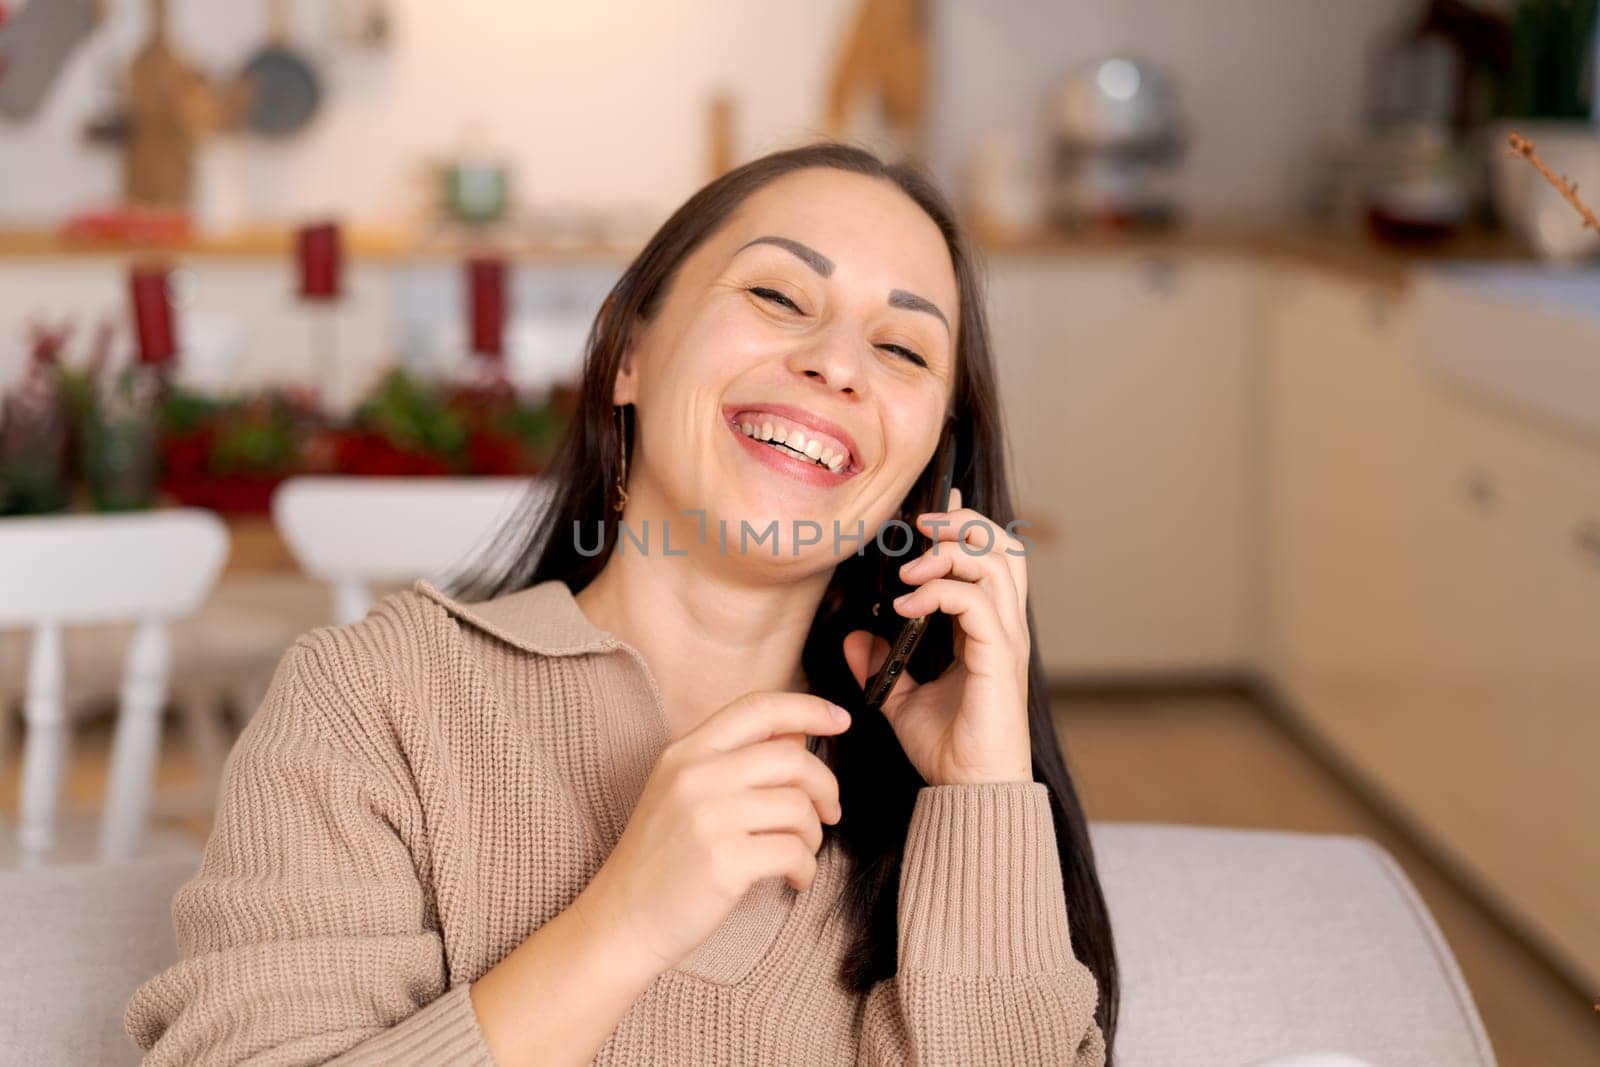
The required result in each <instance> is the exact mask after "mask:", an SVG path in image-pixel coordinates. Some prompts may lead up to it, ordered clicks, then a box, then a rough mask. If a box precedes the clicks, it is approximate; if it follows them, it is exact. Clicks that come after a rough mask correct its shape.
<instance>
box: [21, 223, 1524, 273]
mask: <svg viewBox="0 0 1600 1067" xmlns="http://www.w3.org/2000/svg"><path fill="white" fill-rule="evenodd" d="M973 236H974V239H975V241H976V243H977V247H978V248H979V250H980V251H981V253H982V254H983V256H984V257H985V258H987V259H999V258H1012V257H1017V256H1050V257H1065V256H1103V255H1143V256H1180V255H1195V254H1208V255H1216V254H1222V255H1237V256H1247V257H1265V258H1272V259H1279V260H1284V261H1286V262H1289V263H1291V264H1298V265H1302V266H1312V267H1320V268H1323V269H1326V270H1331V271H1334V272H1336V273H1339V274H1343V275H1347V276H1351V277H1355V278H1359V279H1364V280H1369V281H1373V282H1377V283H1379V284H1383V285H1390V286H1403V285H1404V284H1405V283H1406V280H1407V279H1408V277H1409V276H1410V273H1411V269H1412V268H1413V267H1414V266H1415V265H1417V264H1419V263H1430V262H1438V261H1441V260H1452V259H1478V260H1482V259H1492V260H1507V261H1530V262H1531V261H1532V260H1533V258H1534V257H1533V256H1532V254H1531V253H1530V252H1529V251H1528V250H1527V249H1526V248H1525V247H1524V246H1523V245H1521V244H1520V243H1519V242H1518V241H1517V240H1516V239H1515V238H1513V237H1511V236H1509V235H1506V234H1486V233H1472V234H1467V235H1464V236H1461V237H1457V238H1452V239H1450V240H1447V241H1443V242H1440V243H1438V244H1431V245H1422V246H1417V247H1399V246H1393V245H1384V244H1380V243H1378V242H1377V241H1374V240H1372V239H1371V238H1369V237H1367V236H1365V235H1364V234H1361V233H1349V232H1343V231H1337V232H1336V231H1331V230H1317V229H1314V228H1306V227H1299V228H1296V227H1259V228H1252V227H1249V226H1242V225H1193V226H1184V227H1180V228H1178V229H1174V230H1170V231H1157V232H1150V233H1082V234H1073V233H1059V232H1044V233H1038V234H1029V235H1023V236H1015V235H1003V234H997V233H988V232H982V231H975V232H974V234H973ZM293 243H294V242H293V235H292V234H291V233H290V231H288V230H286V229H260V230H253V231H249V232H244V233H239V234H235V235H232V236H229V237H225V238H203V239H198V240H194V241H190V242H185V243H182V244H170V245H157V246H149V247H134V246H129V245H125V244H115V243H105V242H85V241H72V240H64V239H62V238H60V237H59V236H56V235H55V234H53V233H49V232H44V231H21V230H0V262H3V261H4V260H6V259H22V258H43V257H50V256H125V257H129V258H142V257H158V256H165V257H170V258H178V257H187V256H197V257H213V256H214V257H220V258H234V259H251V258H271V257H278V256H287V255H289V254H290V251H291V249H292V247H293ZM481 247H483V245H481V244H475V243H474V242H473V241H472V239H470V238H468V237H465V236H460V235H451V236H441V237H437V238H428V239H412V238H408V237H406V236H404V235H402V234H400V233H398V232H394V231H383V230H376V229H361V228H354V227H352V228H350V229H349V230H347V231H346V233H345V254H346V256H347V257H348V258H349V259H350V260H352V261H355V262H362V261H368V262H379V263H385V262H388V263H401V262H428V261H451V260H457V259H459V258H461V257H462V256H464V255H466V254H468V253H469V252H471V251H473V250H474V249H475V248H481ZM493 247H495V248H497V249H499V250H500V251H502V252H503V253H504V254H506V255H507V256H509V257H510V258H511V259H513V260H515V261H518V262H529V263H551V264H563V263H567V264H614V265H616V266H618V267H621V266H624V265H626V263H627V262H628V260H629V258H630V257H631V256H632V255H633V254H634V252H635V251H637V249H636V248H633V247H623V246H615V245H600V244H570V245H568V244H560V245H557V244H536V243H530V242H517V241H506V240H497V241H495V242H494V244H493Z"/></svg>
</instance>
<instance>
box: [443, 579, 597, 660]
mask: <svg viewBox="0 0 1600 1067" xmlns="http://www.w3.org/2000/svg"><path fill="white" fill-rule="evenodd" d="M412 589H413V590H415V591H416V592H418V593H420V594H421V595H423V596H425V597H427V598H428V599H429V600H432V601H434V602H435V603H437V604H439V605H440V606H441V607H443V608H444V609H445V610H446V611H448V612H449V613H450V614H451V615H454V616H455V617H456V618H458V619H460V620H461V621H462V622H467V623H471V624H472V625H473V626H476V627H477V628H478V629H480V630H482V631H484V632H485V633H488V634H492V635H494V636H495V637H498V638H499V639H500V640H502V641H504V642H506V643H507V644H509V645H511V646H512V647H514V648H520V649H522V650H523V651H525V652H537V653H540V654H542V655H546V656H574V655H579V654H582V653H585V652H604V651H607V650H610V649H614V648H619V647H621V645H622V642H621V641H620V640H618V639H617V638H616V637H613V636H612V635H611V634H609V633H607V632H606V631H604V630H602V629H600V628H599V627H598V626H596V625H595V624H594V623H592V622H590V621H589V618H588V616H586V615H584V613H583V611H582V609H580V608H579V607H578V601H577V599H576V598H575V597H573V595H572V590H571V589H568V588H567V583H566V582H563V581H561V580H560V579H551V580H549V581H545V582H540V583H538V584H537V585H532V586H529V587H528V588H526V589H521V590H518V591H517V592H515V593H507V594H505V595H504V596H498V597H495V598H494V599H493V600H484V601H479V602H478V603H475V604H464V603H462V602H461V601H459V600H456V599H455V598H454V597H451V596H450V595H448V594H447V593H444V592H443V591H441V590H440V589H439V588H438V587H437V586H435V585H434V584H433V583H432V582H430V581H428V580H427V579H426V578H424V579H421V580H419V581H418V582H416V583H415V584H414V585H413V586H412Z"/></svg>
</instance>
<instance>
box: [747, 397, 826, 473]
mask: <svg viewBox="0 0 1600 1067" xmlns="http://www.w3.org/2000/svg"><path fill="white" fill-rule="evenodd" d="M729 421H730V422H732V424H733V425H734V427H735V428H737V429H738V430H739V432H740V433H742V434H744V435H745V436H746V437H748V438H750V439H751V440H753V441H756V442H758V443H760V444H763V445H766V446H768V447H769V448H772V449H775V450H777V451H778V452H779V453H781V454H784V455H788V456H792V457H794V458H795V459H798V460H800V461H802V462H804V463H811V464H814V465H816V466H818V467H821V468H822V469H824V470H827V471H830V472H832V473H834V474H845V473H851V474H853V473H855V470H854V458H853V457H852V456H851V454H850V446H849V445H847V444H845V443H844V442H843V441H841V440H839V438H837V437H835V436H833V435H831V434H827V433H823V432H821V431H820V430H817V429H814V428H812V427H809V426H803V425H801V424H800V423H798V422H796V421H793V420H791V419H786V418H784V417H783V416H781V415H777V414H775V413H773V412H769V411H759V410H754V409H751V410H747V411H740V412H736V413H735V414H734V415H733V417H732V418H731V419H730V420H729Z"/></svg>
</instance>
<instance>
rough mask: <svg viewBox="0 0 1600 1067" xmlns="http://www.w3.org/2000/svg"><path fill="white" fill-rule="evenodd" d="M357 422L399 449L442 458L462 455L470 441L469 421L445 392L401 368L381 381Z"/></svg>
mask: <svg viewBox="0 0 1600 1067" xmlns="http://www.w3.org/2000/svg"><path fill="white" fill-rule="evenodd" d="M355 421H356V425H357V426H358V427H360V428H361V429H365V430H370V431H373V432H375V433H378V434H380V435H382V436H383V437H384V438H386V439H387V440H388V441H389V443H390V444H392V445H394V446H395V447H396V448H400V449H403V450H405V451H410V452H422V453H426V454H428V455H433V456H439V457H441V458H446V457H448V458H451V459H454V458H457V457H459V456H460V454H461V451H462V449H463V448H464V447H465V445H466V442H467V425H466V422H465V420H463V419H462V417H461V415H460V414H459V413H458V412H456V411H454V410H452V409H451V407H450V405H449V403H448V401H447V399H446V398H445V396H444V395H443V393H442V392H441V391H440V390H438V389H435V388H434V387H432V386H431V385H429V384H428V383H426V382H423V381H421V380H419V379H417V378H415V377H413V376H412V375H410V374H408V373H406V371H404V370H403V369H399V368H396V369H395V370H392V371H390V372H389V373H388V374H387V375H385V376H384V378H383V379H382V381H380V382H379V383H378V386H377V388H376V389H375V390H374V391H373V393H372V395H371V396H369V397H368V398H367V399H366V400H365V401H364V402H363V403H362V404H361V406H360V408H359V409H357V412H356V417H355Z"/></svg>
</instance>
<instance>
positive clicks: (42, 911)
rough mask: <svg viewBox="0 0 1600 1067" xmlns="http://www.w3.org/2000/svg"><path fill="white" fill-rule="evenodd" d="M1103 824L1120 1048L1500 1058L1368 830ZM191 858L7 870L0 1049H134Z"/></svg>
mask: <svg viewBox="0 0 1600 1067" xmlns="http://www.w3.org/2000/svg"><path fill="white" fill-rule="evenodd" d="M1094 836H1095V847H1096V850H1097V852H1098V855H1099V861H1100V865H1101V870H1102V877H1103V879H1104V883H1105V888H1106V893H1107V896H1108V898H1109V901H1110V907H1111V911H1112V922H1113V924H1114V925H1115V928H1116V936H1117V943H1118V950H1119V954H1120V957H1121V964H1122V973H1123V982H1124V994H1123V1001H1122V1027H1121V1036H1120V1038H1119V1041H1118V1049H1119V1062H1121V1063H1122V1064H1125V1065H1128V1067H1139V1065H1147V1064H1148V1065H1154V1067H1172V1065H1180V1064H1181V1065H1183V1067H1205V1065H1208V1064H1216V1065H1224V1064H1225V1065H1228V1067H1239V1065H1241V1064H1250V1063H1255V1062H1259V1061H1261V1060H1265V1059H1267V1058H1269V1057H1273V1056H1286V1055H1292V1054H1297V1053H1310V1052H1335V1053H1343V1054H1346V1055H1349V1056H1355V1057H1359V1058H1360V1059H1362V1060H1366V1061H1368V1062H1370V1063H1372V1064H1375V1065H1381V1067H1412V1065H1416V1067H1421V1065H1435V1064H1437V1065H1449V1067H1469V1065H1481V1064H1493V1062H1494V1058H1493V1054H1492V1053H1491V1051H1490V1049H1489V1043H1488V1039H1487V1038H1486V1037H1485V1035H1484V1031H1483V1026H1482V1023H1481V1022H1480V1020H1479V1018H1478V1014H1477V1011H1476V1009H1475V1008H1474V1007H1473V1003H1472V998H1471V996H1470V995H1469V994H1468V992H1467V988H1466V986H1465V984H1464V983H1463V982H1462V980H1461V974H1460V972H1459V971H1458V970H1457V968H1456V964H1455V960H1454V958H1453V957H1452V956H1451V954H1450V949H1449V947H1448V946H1447V945H1446V944H1445V942H1444V939H1443V938H1442V937H1441V936H1440V934H1439V930H1438V928H1437V927H1436V926H1435V925H1434V922H1433V919H1432V917H1431V916H1430V915H1429V914H1428V911H1427V909H1426V908H1424V907H1423V905H1422V902H1421V900H1419V899H1418V897H1417V894H1416V892H1415V891H1414V890H1413V889H1412V887H1411V885H1410V883H1409V882H1408V881H1407V880H1406V878H1405V876H1404V875H1403V874H1402V873H1401V872H1400V869H1399V867H1397V866H1396V865H1395V863H1394V861H1393V860H1392V859H1390V857H1389V856H1388V855H1387V854H1386V853H1384V852H1383V851H1382V850H1381V849H1379V848H1378V847H1377V846H1375V845H1373V844H1372V843H1371V842H1370V841H1367V840H1365V839H1362V838H1354V837H1332V836H1321V835H1308V834H1287V833H1265V832H1257V831H1237V830H1210V829H1196V828H1189V827H1176V826H1151V825H1139V824H1115V823H1110V824H1099V825H1096V826H1095V828H1094ZM196 862H197V857H179V858H175V859H163V860H149V861H142V862H139V863H133V864H126V865H120V866H116V867H57V868H42V869H37V870H26V871H24V870H15V869H12V870H5V871H0V944H3V945H5V952H6V954H7V956H8V957H9V960H10V965H9V967H8V968H7V972H8V973H7V976H6V980H7V984H8V985H9V987H10V988H9V992H7V993H6V994H5V995H4V996H0V1059H3V1062H5V1063H18V1064H30V1065H38V1067H45V1065H50V1064H63V1065H65V1064H71V1065H75V1067H76V1065H80V1064H118V1063H137V1062H138V1060H139V1056H138V1049H137V1048H136V1047H135V1046H134V1045H133V1043H132V1042H131V1041H130V1040H129V1039H128V1038H127V1036H126V1035H125V1034H124V1033H123V1030H122V1012H123V1008H124V1006H125V1005H126V1002H127V999H128V996H129V995H130V994H131V993H132V991H133V989H134V988H135V987H136V986H137V985H138V984H139V983H140V982H141V981H142V980H143V979H144V978H146V977H148V976H149V975H151V974H154V973H155V972H156V971H157V970H159V969H160V968H161V967H163V966H164V965H166V963H167V962H169V961H170V960H171V959H172V958H173V957H174V954H175V948H174V942H173V934H172V925H171V919H170V915H169V913H168V904H169V902H170V900H171V897H172V894H173V892H174V891H175V890H176V889H177V887H178V886H179V885H180V884H182V882H184V881H185V880H186V879H187V878H188V877H189V876H190V875H191V874H192V873H193V871H194V870H195V867H196Z"/></svg>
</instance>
